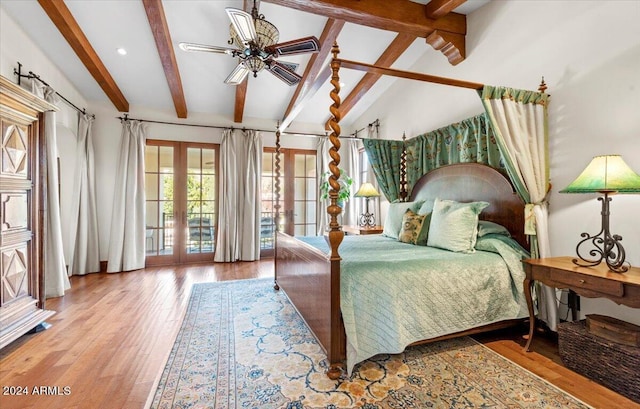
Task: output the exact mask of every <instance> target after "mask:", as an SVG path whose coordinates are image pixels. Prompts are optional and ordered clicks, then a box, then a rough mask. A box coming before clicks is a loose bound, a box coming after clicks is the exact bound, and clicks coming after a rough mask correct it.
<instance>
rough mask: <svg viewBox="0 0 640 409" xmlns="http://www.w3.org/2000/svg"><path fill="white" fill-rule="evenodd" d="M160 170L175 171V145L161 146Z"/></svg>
mask: <svg viewBox="0 0 640 409" xmlns="http://www.w3.org/2000/svg"><path fill="white" fill-rule="evenodd" d="M159 148H160V160H159V162H160V169H159V170H160V172H163V171H164V172H170V173H173V146H160V147H159Z"/></svg>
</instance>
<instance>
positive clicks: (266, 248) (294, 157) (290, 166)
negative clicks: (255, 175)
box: [260, 148, 318, 257]
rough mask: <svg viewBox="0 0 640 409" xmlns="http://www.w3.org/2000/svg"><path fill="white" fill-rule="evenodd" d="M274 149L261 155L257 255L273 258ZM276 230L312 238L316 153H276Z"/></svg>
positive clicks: (294, 151) (314, 207)
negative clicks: (260, 193)
mask: <svg viewBox="0 0 640 409" xmlns="http://www.w3.org/2000/svg"><path fill="white" fill-rule="evenodd" d="M275 156H276V153H275V149H274V148H264V151H263V154H262V204H261V209H262V218H261V226H260V227H261V232H260V255H261V256H263V257H264V256H269V255H272V254H273V243H274V235H275V204H276V196H275V180H276V175H275ZM280 156H281V157H280V178H281V179H280V228H281V231H283V232H285V233H287V234H290V235H292V236H293V235H295V236H315V235H316V206H317V205H316V202H317V194H318V179H317V172H316V151H314V150H301V149H282V150H281V152H280Z"/></svg>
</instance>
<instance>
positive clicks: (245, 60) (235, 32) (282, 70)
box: [179, 0, 320, 85]
mask: <svg viewBox="0 0 640 409" xmlns="http://www.w3.org/2000/svg"><path fill="white" fill-rule="evenodd" d="M225 11H226V12H227V15H228V16H229V19H230V20H231V26H230V28H229V33H230V35H231V39H230V40H229V44H230V45H235V47H219V46H215V45H204V44H194V43H180V44H179V46H180V48H181V49H182V50H184V51H204V52H210V53H219V54H228V55H230V56H232V57H238V58H239V59H240V62H239V63H238V65H237V66H236V68H235V69H234V70H233V71H232V72H231V74H229V76H228V77H227V79H225V80H224V82H225V83H227V84H231V85H238V84H240V83H241V82H242V81H244V79H245V78H246V76H247V75H248V74H249V73H250V72H253V76H254V77H257V76H258V72H260V71H262V70H263V69H265V68H266V69H267V71H269V72H270V73H271V74H273V75H275V76H276V77H277V78H279V79H280V80H282V81H284V82H285V83H287V84H288V85H295V84H297V83H298V82H300V80H301V79H302V77H301V76H300V75H298V74H296V72H295V70H296V69H297V68H298V64H296V63H291V62H285V61H277V60H276V58H278V57H280V56H282V55H295V54H302V53H316V52H318V51H320V43H319V42H318V39H317V38H316V37H313V36H310V37H304V38H299V39H297V40H292V41H287V42H284V43H278V37H279V32H278V29H277V28H276V26H274V25H273V24H271V23H270V22H268V21H267V20H265V18H264V15H262V14H258V9H257V7H256V2H255V0H254V2H253V8H252V10H251V14H249V13H247V12H245V11H244V10H240V9H236V8H232V7H227V8H225Z"/></svg>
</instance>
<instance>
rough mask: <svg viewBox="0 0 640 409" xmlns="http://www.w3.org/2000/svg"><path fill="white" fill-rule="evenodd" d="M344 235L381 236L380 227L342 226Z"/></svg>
mask: <svg viewBox="0 0 640 409" xmlns="http://www.w3.org/2000/svg"><path fill="white" fill-rule="evenodd" d="M342 231H343V232H345V234H382V226H373V227H370V226H366V227H361V226H342Z"/></svg>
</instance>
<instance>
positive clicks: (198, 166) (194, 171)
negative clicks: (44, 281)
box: [185, 147, 216, 254]
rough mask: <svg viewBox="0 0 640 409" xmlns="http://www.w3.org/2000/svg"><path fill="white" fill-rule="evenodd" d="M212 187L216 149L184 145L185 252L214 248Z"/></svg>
mask: <svg viewBox="0 0 640 409" xmlns="http://www.w3.org/2000/svg"><path fill="white" fill-rule="evenodd" d="M203 158H204V159H205V160H203ZM207 158H208V159H207ZM203 175H204V176H203ZM215 189H216V183H215V151H214V150H213V149H204V148H195V147H190V148H187V232H186V238H187V240H186V241H185V250H186V252H187V253H188V254H189V253H212V252H213V251H214V241H215V235H214V231H215V220H216V219H215V197H216V190H215Z"/></svg>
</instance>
